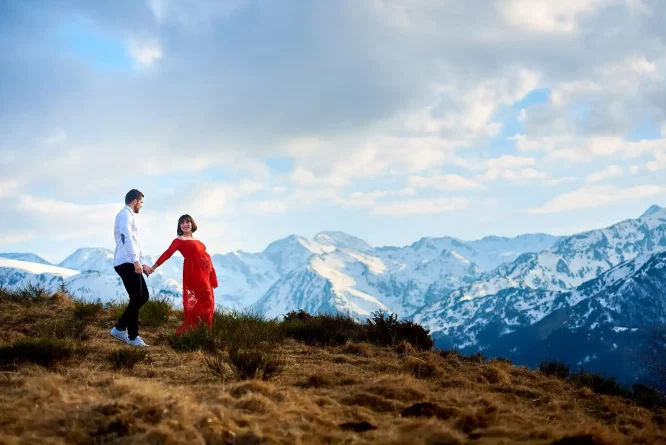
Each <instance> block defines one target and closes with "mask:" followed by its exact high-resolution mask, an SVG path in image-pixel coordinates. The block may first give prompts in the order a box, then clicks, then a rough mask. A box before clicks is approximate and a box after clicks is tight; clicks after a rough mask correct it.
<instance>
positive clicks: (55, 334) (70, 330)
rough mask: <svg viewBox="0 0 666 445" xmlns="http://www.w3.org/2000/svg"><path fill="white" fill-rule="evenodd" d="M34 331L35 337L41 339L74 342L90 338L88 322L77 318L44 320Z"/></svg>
mask: <svg viewBox="0 0 666 445" xmlns="http://www.w3.org/2000/svg"><path fill="white" fill-rule="evenodd" d="M35 331H36V332H35V333H36V336H37V337H41V338H54V339H58V338H60V339H71V340H76V341H84V340H88V339H89V338H90V333H89V332H88V320H86V319H79V318H75V319H68V318H59V319H58V318H57V319H53V320H45V321H43V322H41V323H39V324H38V325H37V326H36V328H35Z"/></svg>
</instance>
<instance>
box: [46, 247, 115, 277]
mask: <svg viewBox="0 0 666 445" xmlns="http://www.w3.org/2000/svg"><path fill="white" fill-rule="evenodd" d="M58 266H60V267H64V268H67V269H74V270H78V271H80V272H85V271H87V270H93V271H111V272H113V251H111V250H109V249H101V248H82V249H77V250H76V251H75V252H74V253H73V254H71V255H70V256H68V257H67V258H65V259H64V260H63V261H62V262H60V264H58Z"/></svg>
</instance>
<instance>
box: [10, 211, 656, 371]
mask: <svg viewBox="0 0 666 445" xmlns="http://www.w3.org/2000/svg"><path fill="white" fill-rule="evenodd" d="M664 251H666V209H664V208H662V207H659V206H652V207H650V208H649V209H648V210H647V211H646V212H644V213H643V214H642V215H641V216H640V217H638V218H635V219H627V220H625V221H621V222H618V223H617V224H614V225H612V226H609V227H605V228H601V229H597V230H591V231H587V232H583V233H578V234H574V235H571V236H566V237H558V236H551V235H547V234H528V235H521V236H518V237H514V238H506V237H497V236H488V237H485V238H483V239H480V240H475V241H463V240H460V239H457V238H453V237H439V238H432V237H425V238H422V239H420V240H418V241H416V242H414V243H412V244H411V245H408V246H402V247H394V246H384V247H373V246H371V245H369V244H368V243H366V242H365V241H363V240H362V239H360V238H357V237H355V236H352V235H349V234H346V233H342V232H332V231H328V232H321V233H319V234H317V235H316V236H314V237H313V238H312V239H307V238H304V237H301V236H297V235H291V236H289V237H286V238H284V239H280V240H277V241H275V242H273V243H271V244H270V245H268V247H267V248H266V249H265V250H264V251H262V252H258V253H246V252H242V251H237V252H231V253H226V254H215V255H212V259H213V264H214V266H215V269H216V271H217V275H218V280H219V282H220V286H219V288H218V289H216V292H215V297H216V302H217V303H218V304H220V305H222V306H225V307H232V308H233V307H235V308H241V307H242V308H252V309H254V310H257V311H259V312H262V313H264V314H266V315H268V316H271V317H273V316H281V315H282V314H284V313H286V312H288V311H290V310H298V309H304V310H307V311H308V312H313V313H315V312H331V311H341V312H345V313H349V314H351V315H353V316H355V317H359V318H363V317H366V316H368V315H369V314H370V313H371V312H373V311H376V310H385V311H390V312H395V313H397V314H398V315H399V316H400V317H401V318H413V319H414V320H415V321H417V322H419V323H421V324H422V325H424V326H425V327H427V328H428V329H430V331H431V333H432V335H433V337H434V339H435V340H436V344H437V345H438V346H439V347H454V348H458V349H463V350H465V351H470V352H471V351H484V353H486V354H490V355H493V354H497V355H503V356H510V357H514V358H515V359H516V360H517V361H518V362H525V363H528V362H529V363H531V364H534V363H535V361H536V360H541V359H543V358H544V357H545V356H547V355H548V354H547V353H546V352H545V351H551V352H552V351H560V355H562V354H564V355H566V358H567V360H569V361H570V362H572V363H573V364H576V365H581V366H583V365H586V366H588V367H589V368H600V367H603V366H606V365H607V364H608V363H609V362H610V361H612V360H615V359H618V357H620V356H621V354H625V356H626V354H627V350H629V349H630V345H632V344H644V342H645V338H647V337H646V336H647V335H648V331H650V330H651V329H652V328H653V327H654V326H658V325H659V324H664V321H665V319H666V309H665V307H664V292H663V290H664V283H665V282H666V277H664V275H663V272H664V266H663V264H664V262H665V258H664ZM155 259H156V258H155V257H154V256H148V262H149V263H150V264H152V262H154V261H155ZM112 260H113V253H112V252H111V251H110V250H108V249H102V248H83V249H79V250H77V251H76V252H74V253H72V254H71V255H70V256H68V257H67V258H66V259H65V260H63V261H62V262H61V263H59V264H58V265H51V264H49V263H48V262H47V261H45V260H43V259H42V258H39V257H38V256H36V255H34V254H31V253H26V254H16V253H12V254H0V286H9V287H12V286H19V285H21V284H22V283H26V282H32V283H41V284H43V285H45V286H51V287H53V286H55V285H57V284H58V283H62V282H63V281H64V283H65V285H66V286H67V288H68V289H69V290H70V292H72V293H74V295H75V296H77V297H82V298H95V299H96V298H99V299H101V300H102V301H109V300H122V299H125V298H126V296H125V295H126V294H125V291H124V289H123V287H122V283H121V282H120V279H119V278H118V276H117V275H116V274H115V272H114V271H113V268H112ZM181 274H182V257H179V256H174V257H173V258H172V260H170V261H169V262H167V263H166V264H165V265H164V266H162V267H161V268H160V269H158V271H157V272H156V274H154V275H152V276H151V277H149V278H148V279H147V282H148V285H149V288H150V290H151V294H153V295H154V294H162V295H169V296H173V297H174V302H175V304H176V305H178V303H179V300H180V298H179V296H180V292H181V290H182V288H181ZM638 337H640V339H642V340H640V339H639V338H638ZM639 340H640V341H639ZM572 341H573V342H575V344H576V347H575V348H567V347H566V346H565V345H564V344H563V343H562V342H572ZM602 345H603V347H602ZM588 346H589V347H588ZM549 348H550V349H549ZM558 348H560V349H558ZM565 353H566V354H565ZM625 356H622V357H624V359H625V361H626V357H625ZM637 372H638V371H637V370H636V369H635V367H631V366H630V367H627V368H626V369H624V368H623V370H621V372H620V374H621V376H622V377H626V378H634V377H636V375H637Z"/></svg>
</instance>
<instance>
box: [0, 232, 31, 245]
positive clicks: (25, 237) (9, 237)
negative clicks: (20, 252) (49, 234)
mask: <svg viewBox="0 0 666 445" xmlns="http://www.w3.org/2000/svg"><path fill="white" fill-rule="evenodd" d="M37 236H39V234H38V233H37V232H24V231H20V232H13V233H6V234H3V235H0V246H9V245H11V244H20V243H24V242H26V241H30V240H31V239H34V238H37Z"/></svg>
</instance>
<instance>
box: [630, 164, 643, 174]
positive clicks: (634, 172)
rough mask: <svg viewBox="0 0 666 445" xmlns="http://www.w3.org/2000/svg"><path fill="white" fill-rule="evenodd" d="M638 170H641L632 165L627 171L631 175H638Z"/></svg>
mask: <svg viewBox="0 0 666 445" xmlns="http://www.w3.org/2000/svg"><path fill="white" fill-rule="evenodd" d="M640 170H641V168H640V167H639V166H638V165H632V166H631V168H630V169H629V171H630V172H631V173H632V174H636V173H638V172H639V171H640Z"/></svg>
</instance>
